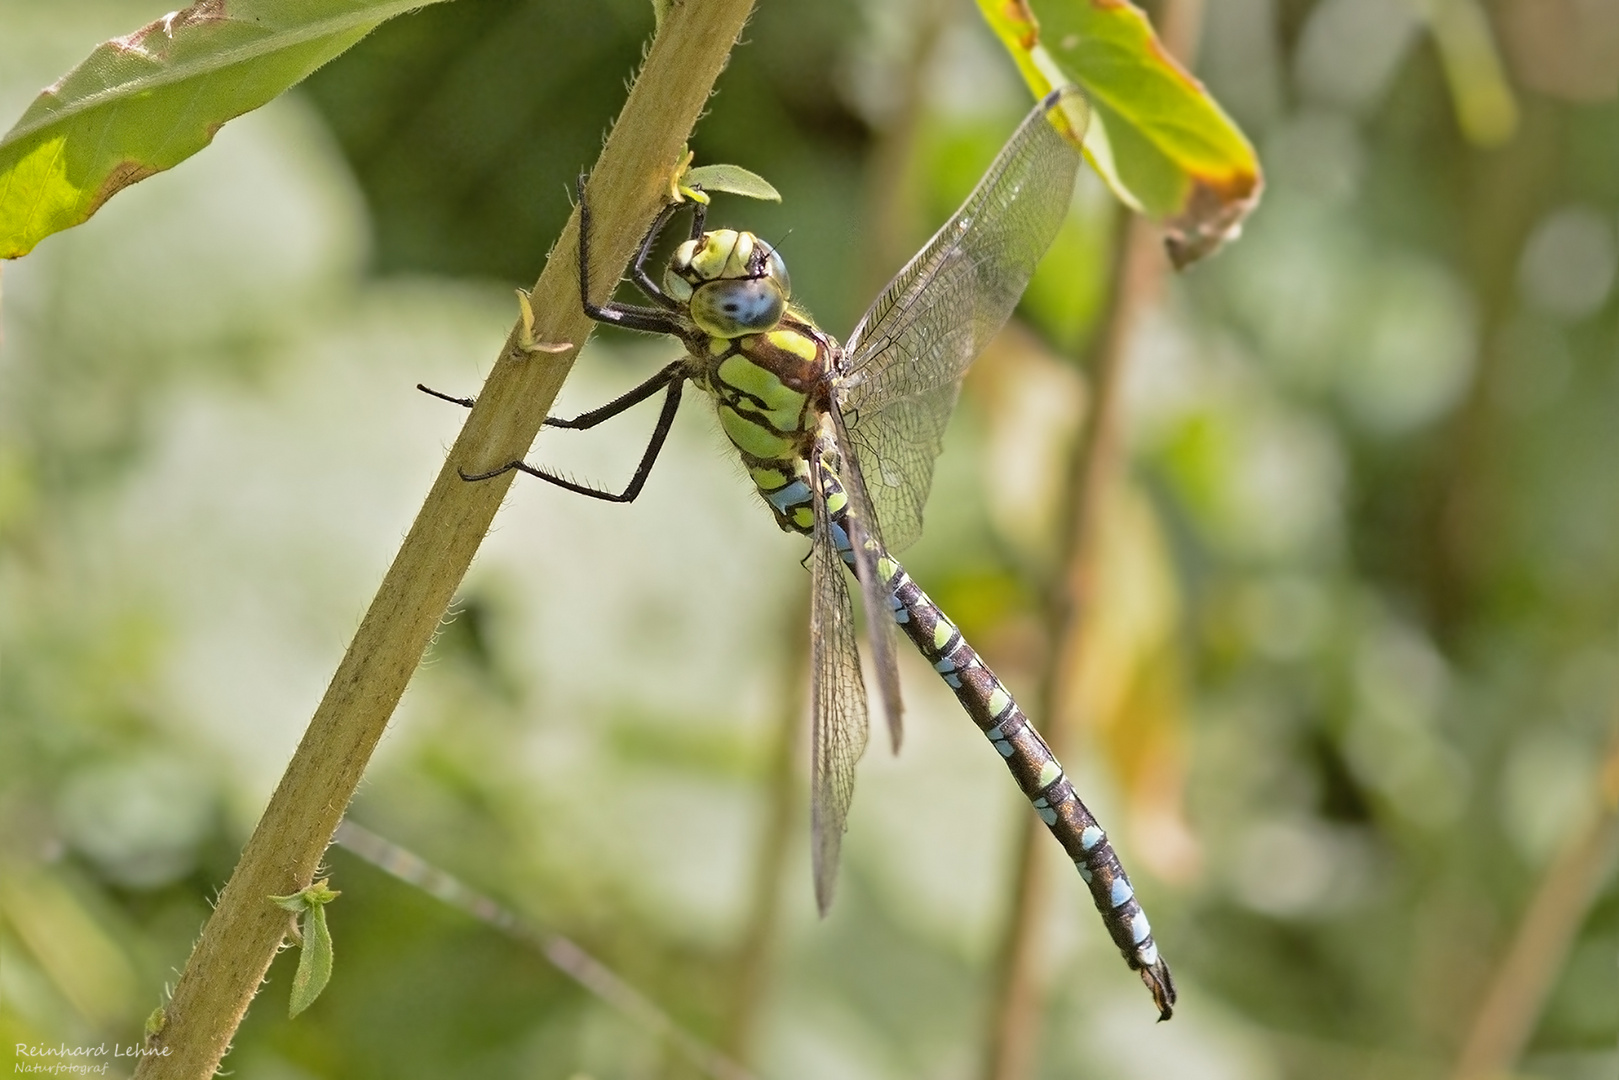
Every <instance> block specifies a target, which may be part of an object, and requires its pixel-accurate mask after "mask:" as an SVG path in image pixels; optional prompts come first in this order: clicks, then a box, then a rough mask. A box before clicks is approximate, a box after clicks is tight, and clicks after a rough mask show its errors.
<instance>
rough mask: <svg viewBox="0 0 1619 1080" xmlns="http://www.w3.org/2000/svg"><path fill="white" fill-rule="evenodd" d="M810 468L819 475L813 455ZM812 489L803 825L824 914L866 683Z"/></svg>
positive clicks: (862, 742) (861, 729) (862, 737)
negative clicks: (806, 811)
mask: <svg viewBox="0 0 1619 1080" xmlns="http://www.w3.org/2000/svg"><path fill="white" fill-rule="evenodd" d="M811 464H812V466H813V468H812V469H811V471H812V473H813V474H814V475H815V476H816V477H817V478H819V477H820V476H822V472H821V469H820V467H819V462H818V461H812V463H811ZM813 487H814V489H815V501H814V506H815V530H814V536H813V540H812V546H811V548H810V590H811V596H810V649H811V655H812V661H811V666H812V671H811V673H810V674H811V679H810V715H811V728H810V759H811V763H810V774H811V775H810V786H811V795H810V831H811V838H812V846H813V849H814V863H815V903H816V905H817V906H818V907H819V908H820V909H821V914H823V915H825V914H826V912H827V910H828V909H829V908H830V907H831V906H832V889H833V886H835V885H836V884H837V877H838V851H839V849H840V848H841V847H842V846H843V830H844V828H845V826H846V824H847V822H848V819H849V802H850V800H852V799H853V798H854V767H855V763H856V762H857V761H859V760H860V755H861V754H863V753H865V750H866V733H867V721H866V687H865V683H864V682H863V681H862V679H861V677H860V653H859V651H858V650H857V648H856V646H855V633H854V609H853V608H852V607H851V606H850V603H849V587H848V584H847V583H846V582H845V581H844V577H843V575H844V569H843V558H842V556H840V555H839V554H838V549H837V545H836V544H835V543H834V542H833V539H832V523H831V521H830V520H829V519H828V516H827V510H826V493H825V492H824V491H823V490H822V487H821V485H820V483H816V484H815V485H813Z"/></svg>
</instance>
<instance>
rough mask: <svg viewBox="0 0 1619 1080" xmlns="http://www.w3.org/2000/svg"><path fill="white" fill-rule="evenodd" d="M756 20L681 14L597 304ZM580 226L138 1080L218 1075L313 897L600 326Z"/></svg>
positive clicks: (642, 130) (672, 26) (601, 223)
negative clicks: (510, 468) (534, 346)
mask: <svg viewBox="0 0 1619 1080" xmlns="http://www.w3.org/2000/svg"><path fill="white" fill-rule="evenodd" d="M751 9H752V0H705V2H703V3H686V4H676V5H672V6H671V7H670V9H669V12H668V14H667V16H666V17H665V19H664V20H663V23H662V26H661V27H660V29H659V32H658V36H657V38H656V40H655V41H654V42H653V44H652V47H651V49H650V50H649V52H648V54H647V60H646V64H645V66H644V67H643V68H642V70H641V73H640V75H639V77H638V78H637V79H636V82H635V86H634V88H633V89H632V90H631V92H630V96H629V100H628V101H627V102H626V103H625V106H624V110H623V112H622V113H621V114H620V116H619V120H618V123H617V124H616V125H615V126H614V128H613V132H612V134H611V136H610V137H609V138H608V141H607V145H606V147H605V148H604V149H603V151H602V155H601V158H600V160H599V162H598V164H597V166H596V169H595V171H594V173H593V174H592V177H591V181H590V188H589V193H590V200H591V207H592V209H593V211H594V215H593V216H594V219H595V222H594V235H592V237H591V245H592V252H593V253H594V254H595V256H596V259H595V267H594V268H595V269H596V270H597V279H596V281H595V282H593V285H594V288H595V290H596V291H597V292H598V297H599V296H601V295H604V294H605V293H606V292H607V291H608V287H609V283H610V281H611V280H613V279H616V277H617V276H618V275H619V274H620V273H621V272H622V269H623V267H624V265H625V263H627V262H628V261H629V257H630V254H631V253H632V252H633V250H634V249H635V245H636V243H637V241H639V239H640V236H641V232H642V230H643V229H644V228H645V226H646V223H647V222H648V221H650V220H651V218H652V216H653V215H654V214H655V213H656V212H657V209H658V207H659V205H660V204H661V202H662V200H663V199H664V198H665V194H666V192H667V190H668V183H669V174H670V171H671V169H672V168H673V167H674V165H675V164H676V162H677V161H678V160H679V158H680V155H681V150H682V147H683V145H684V143H685V141H686V139H687V137H688V136H689V134H690V132H691V129H692V126H693V125H694V124H695V123H696V121H697V116H698V114H699V112H700V111H701V110H702V108H703V105H704V104H705V103H706V101H707V100H708V95H709V92H710V89H711V87H712V86H713V83H714V80H715V79H716V78H718V76H719V73H720V71H721V70H722V69H723V67H724V66H725V62H726V58H727V56H728V55H729V53H730V49H731V46H732V43H733V42H734V41H735V40H736V38H737V35H738V33H740V31H741V29H742V26H743V24H744V23H745V22H746V20H747V17H748V14H749V12H750V11H751ZM577 228H578V217H577V214H576V215H575V216H574V217H573V218H572V219H570V220H569V222H568V225H567V226H566V227H565V228H564V229H563V232H562V236H561V237H560V238H559V239H558V241H557V244H556V247H554V248H553V249H552V255H553V256H554V257H553V258H551V259H549V260H548V261H547V263H546V267H545V271H544V273H542V274H541V275H540V279H539V281H538V283H537V284H536V285H535V287H534V291H533V297H532V303H531V306H532V309H533V312H534V317H535V318H534V325H533V328H532V338H531V340H535V341H538V342H540V343H551V344H556V343H562V342H567V343H571V344H572V345H573V346H575V347H574V348H569V349H567V350H565V351H562V352H558V353H552V352H548V351H540V352H527V351H524V350H523V349H521V348H519V346H518V342H519V334H520V331H521V330H523V329H524V328H523V327H522V326H521V325H519V326H517V327H514V328H513V331H512V333H511V335H510V336H509V337H508V338H507V341H506V346H505V348H504V349H503V350H502V351H501V355H500V357H499V358H498V359H497V360H496V362H495V366H494V370H493V371H492V372H491V373H490V376H489V379H488V381H487V382H486V383H485V384H484V388H483V393H482V394H481V395H480V396H479V398H478V402H477V405H476V407H475V408H474V409H473V410H472V412H471V414H470V415H469V416H468V418H467V423H466V426H465V427H464V428H462V430H461V434H460V436H459V437H458V438H457V439H456V441H455V445H454V446H453V447H452V448H451V450H450V454H449V458H448V460H447V461H446V462H445V464H444V468H443V470H442V471H441V472H440V473H439V476H438V479H437V480H436V481H435V482H434V484H433V487H432V489H431V490H430V491H429V492H428V495H427V499H426V501H425V502H424V504H423V505H422V509H421V511H420V513H419V514H418V515H417V517H416V521H415V523H414V524H413V525H412V526H411V529H410V532H409V534H408V535H407V536H406V537H405V541H404V544H403V545H402V546H401V547H400V550H399V554H398V555H397V556H396V557H395V559H394V562H393V565H392V566H391V567H389V569H388V573H387V575H386V576H385V577H384V578H383V581H382V585H381V587H380V589H379V590H378V592H377V596H376V598H375V599H374V600H373V601H372V603H371V607H370V609H369V610H368V611H367V612H366V615H365V618H364V620H363V621H362V622H361V624H360V628H359V630H358V631H357V632H356V633H355V635H354V640H353V642H352V643H351V644H350V646H349V650H348V652H347V653H346V654H345V655H344V657H343V660H342V662H341V663H340V664H339V665H338V668H337V672H336V674H335V675H333V677H332V681H331V685H330V686H328V687H327V690H326V694H325V696H324V697H323V698H322V700H321V702H320V705H319V707H318V708H317V709H316V710H315V715H314V717H313V719H312V720H311V721H310V723H309V728H308V730H307V731H306V732H305V733H304V738H303V741H302V742H301V743H300V744H299V746H298V749H297V751H296V752H295V753H294V755H293V757H292V760H291V762H289V763H288V765H287V770H286V772H285V774H284V775H283V776H282V778H281V783H280V784H279V785H278V786H277V788H276V790H275V793H274V794H273V795H272V796H271V798H270V803H269V805H268V806H267V807H266V808H265V811H264V815H263V817H261V818H260V819H259V824H258V826H257V828H256V829H255V830H254V832H253V835H252V837H251V838H250V839H249V840H248V842H247V846H246V848H244V849H243V852H242V856H241V859H240V861H238V863H237V865H236V869H235V871H234V872H233V873H232V874H231V879H230V882H229V884H227V885H226V886H225V890H224V892H223V893H221V894H220V896H219V902H218V904H217V905H216V906H215V908H214V912H213V915H212V916H211V917H210V918H209V920H208V922H207V924H206V925H205V926H204V928H203V931H202V936H201V937H200V938H198V940H197V943H196V945H195V947H194V948H193V949H192V953H191V958H190V959H189V960H188V961H187V963H186V967H185V971H184V972H183V973H182V974H181V976H180V981H179V983H178V984H176V986H175V988H174V996H173V998H172V999H171V1000H170V1002H169V1003H168V1005H167V1007H166V1009H165V1014H164V1022H163V1026H162V1029H161V1030H160V1031H159V1032H157V1033H156V1034H155V1035H153V1036H152V1037H151V1038H150V1039H149V1041H148V1043H147V1047H146V1049H147V1051H148V1054H149V1055H151V1056H147V1057H145V1058H144V1059H143V1060H142V1062H141V1064H140V1067H139V1068H138V1069H137V1070H136V1074H135V1075H136V1076H137V1077H139V1078H141V1080H159V1078H162V1080H170V1078H175V1080H178V1078H189V1080H206V1078H207V1077H210V1076H212V1075H213V1074H214V1072H215V1070H216V1069H217V1068H218V1067H219V1063H220V1060H221V1059H222V1058H223V1057H224V1055H225V1051H226V1050H227V1049H228V1047H229V1046H230V1041H231V1038H232V1036H233V1035H234V1034H235V1032H236V1028H237V1026H238V1024H240V1022H241V1019H242V1017H243V1015H244V1014H245V1013H246V1012H247V1007H248V1005H249V1003H250V1002H251V1001H252V1000H253V996H254V994H255V993H256V992H257V991H258V988H259V985H260V983H261V982H262V980H263V978H264V975H265V972H266V971H267V970H268V969H269V966H270V961H271V960H272V959H274V957H275V953H276V949H277V948H278V947H279V946H280V944H281V942H282V939H283V937H284V936H285V935H286V933H287V929H288V921H287V914H286V912H284V911H282V910H281V909H280V908H278V907H276V906H275V905H274V904H273V903H271V902H270V900H269V897H270V896H272V895H278V894H288V893H293V892H297V891H298V890H300V889H303V888H305V887H307V886H308V885H309V884H310V882H311V881H312V880H313V878H314V876H315V870H316V867H317V866H318V865H319V863H320V859H321V856H322V854H323V853H324V852H325V850H326V846H327V844H328V843H329V842H330V840H331V838H332V834H333V832H334V830H335V829H336V828H337V824H338V821H339V820H340V819H341V817H342V815H343V811H344V809H345V808H346V807H347V806H348V803H349V800H350V799H351V798H352V797H353V795H354V790H355V788H356V786H357V785H358V784H359V782H360V777H361V775H362V773H363V772H364V770H365V765H366V762H367V761H368V760H369V759H370V757H371V752H372V750H373V749H374V748H375V746H376V744H377V740H378V739H379V738H381V736H382V732H383V730H384V728H385V727H386V726H387V724H388V719H389V717H390V716H392V715H393V711H394V707H395V705H396V704H397V703H398V701H399V698H400V695H401V694H403V693H404V689H405V685H406V684H407V683H408V682H409V681H410V677H411V675H412V674H413V673H414V672H415V670H416V666H417V664H418V663H419V662H420V661H421V657H422V653H423V652H424V651H425V650H426V648H427V645H428V643H429V642H430V641H431V640H432V636H433V631H434V629H435V628H436V627H437V626H438V622H439V619H440V617H441V616H442V615H443V613H444V610H445V608H446V607H447V606H448V604H449V602H450V599H451V597H452V596H453V595H454V592H455V589H456V587H457V586H458V585H459V584H460V582H461V579H462V576H463V575H464V574H465V573H466V569H467V566H468V565H469V564H470V563H471V561H472V556H473V554H474V553H475V552H476V551H477V549H478V545H479V544H480V543H481V542H482V540H483V537H484V534H485V532H486V531H487V530H488V528H489V524H490V522H491V521H492V520H493V518H494V515H495V511H496V510H497V509H499V507H500V503H501V500H502V498H504V496H505V494H506V489H507V487H508V486H510V484H511V480H512V477H513V476H514V475H515V474H513V473H507V474H505V475H503V476H500V477H496V478H495V479H492V480H489V481H486V482H482V483H467V482H465V481H463V480H462V479H461V478H460V475H459V471H458V470H463V469H464V470H466V471H467V472H469V473H478V472H483V471H487V470H489V469H491V468H494V467H496V466H499V465H501V464H503V463H505V462H507V461H512V460H514V459H517V458H521V457H522V456H523V454H524V453H525V452H526V451H527V449H528V446H529V444H530V443H531V442H533V440H534V437H535V435H536V434H537V433H538V432H539V428H540V424H541V422H542V421H543V420H544V418H545V415H546V412H547V410H548V409H549V407H550V404H551V401H552V399H553V398H554V397H555V396H556V392H557V389H558V387H560V385H561V383H562V380H563V378H564V377H565V376H566V375H567V373H568V369H569V368H570V367H571V366H572V362H573V357H574V356H575V355H576V354H577V352H578V349H577V346H578V345H580V344H582V343H583V342H584V340H585V338H586V337H587V336H588V335H589V333H590V329H591V325H592V324H591V322H590V320H589V319H588V318H587V317H586V316H585V314H584V312H583V309H582V308H581V306H580V303H579V296H578V273H577V268H576V265H575V261H574V252H575V251H576V250H577V248H578V239H577V237H578V233H577Z"/></svg>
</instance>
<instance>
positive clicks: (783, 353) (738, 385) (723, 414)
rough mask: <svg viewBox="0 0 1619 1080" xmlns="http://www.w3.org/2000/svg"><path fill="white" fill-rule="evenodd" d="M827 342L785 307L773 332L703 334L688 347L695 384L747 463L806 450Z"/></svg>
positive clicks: (790, 456) (822, 382)
mask: <svg viewBox="0 0 1619 1080" xmlns="http://www.w3.org/2000/svg"><path fill="white" fill-rule="evenodd" d="M835 348H836V346H835V345H834V344H833V342H832V341H831V339H830V338H828V337H827V336H826V335H825V334H823V333H821V331H820V330H818V329H816V327H815V324H814V323H812V322H810V321H809V319H808V318H807V317H805V316H803V315H802V314H799V313H797V312H793V311H789V312H788V313H787V315H786V316H784V317H783V318H782V320H781V322H780V323H778V324H777V325H776V327H775V329H773V330H769V331H766V332H765V333H760V334H748V335H746V336H744V337H738V338H729V339H727V338H710V339H709V341H708V345H707V347H706V348H704V349H702V350H693V354H694V356H696V359H697V360H698V362H699V364H700V365H701V368H702V370H701V373H700V374H699V375H698V377H697V378H696V382H697V384H698V385H699V386H701V387H702V388H703V389H705V390H707V391H708V392H709V393H710V394H712V395H713V396H714V403H715V405H716V407H717V408H718V409H719V418H720V427H722V428H723V429H724V431H725V434H726V436H727V437H728V438H729V439H730V440H731V442H732V443H734V444H735V445H736V448H737V449H738V450H740V451H741V452H742V455H743V457H744V458H745V459H746V460H747V462H748V464H749V465H753V464H756V463H766V462H787V461H790V460H791V459H793V458H796V457H801V456H803V455H804V454H806V453H807V452H808V448H809V444H810V442H811V441H812V440H813V438H814V433H815V430H816V427H817V420H816V417H817V412H818V409H819V408H823V407H824V402H822V401H820V399H821V398H822V397H823V396H824V395H823V394H822V393H821V392H820V390H821V388H822V387H823V386H824V385H825V381H826V372H827V370H828V368H829V367H830V365H831V360H832V356H833V350H834V349H835ZM761 490H762V489H761Z"/></svg>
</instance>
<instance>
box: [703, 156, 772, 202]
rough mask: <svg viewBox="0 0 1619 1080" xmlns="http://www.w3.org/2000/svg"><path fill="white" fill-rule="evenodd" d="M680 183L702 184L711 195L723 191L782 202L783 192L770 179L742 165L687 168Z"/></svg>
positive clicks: (745, 196) (749, 197) (729, 193)
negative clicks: (773, 185)
mask: <svg viewBox="0 0 1619 1080" xmlns="http://www.w3.org/2000/svg"><path fill="white" fill-rule="evenodd" d="M680 184H681V186H682V187H694V186H701V187H702V189H703V190H704V191H705V192H707V193H709V194H711V195H712V194H713V193H714V192H716V191H723V192H725V193H726V194H728V195H741V196H743V197H744V198H748V199H763V200H765V201H767V202H781V192H779V191H777V190H776V189H775V188H774V187H772V186H771V184H770V181H768V180H766V179H765V178H764V177H762V176H760V175H759V174H758V173H753V172H749V171H748V170H747V169H744V168H743V167H742V166H740V165H699V166H698V167H697V168H695V169H687V170H686V174H685V175H684V176H682V177H681V178H680Z"/></svg>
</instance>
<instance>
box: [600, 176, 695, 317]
mask: <svg viewBox="0 0 1619 1080" xmlns="http://www.w3.org/2000/svg"><path fill="white" fill-rule="evenodd" d="M581 194H582V193H581ZM581 205H583V203H582V202H581ZM681 205H682V204H680V203H670V204H669V205H668V206H665V207H664V208H663V210H662V211H661V212H660V213H659V214H658V218H657V220H656V221H654V222H653V223H652V228H650V229H648V230H647V233H646V236H645V237H643V238H642V240H641V250H640V251H638V252H636V255H635V262H633V263H632V264H630V274H631V276H632V277H633V278H634V280H635V287H636V288H638V289H640V290H641V291H642V292H643V293H645V294H646V295H647V297H648V298H649V299H650V300H651V301H652V302H653V303H655V304H657V305H658V306H659V307H661V308H667V309H669V310H670V311H679V310H680V301H679V300H676V299H675V298H674V297H672V296H670V295H669V294H668V293H665V292H664V291H663V290H662V289H660V288H659V287H658V282H657V280H656V279H654V278H653V277H652V275H651V274H649V273H647V269H646V261H647V259H648V258H650V257H651V255H652V245H653V244H655V243H657V242H658V237H659V235H661V234H662V232H663V229H664V226H666V225H668V224H669V219H670V218H672V217H674V216H675V214H676V213H677V212H678V211H679V210H680V208H681ZM583 220H584V218H583V216H582V215H581V217H580V221H581V222H582V221H583Z"/></svg>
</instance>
